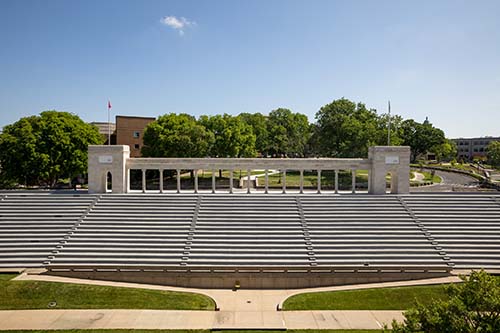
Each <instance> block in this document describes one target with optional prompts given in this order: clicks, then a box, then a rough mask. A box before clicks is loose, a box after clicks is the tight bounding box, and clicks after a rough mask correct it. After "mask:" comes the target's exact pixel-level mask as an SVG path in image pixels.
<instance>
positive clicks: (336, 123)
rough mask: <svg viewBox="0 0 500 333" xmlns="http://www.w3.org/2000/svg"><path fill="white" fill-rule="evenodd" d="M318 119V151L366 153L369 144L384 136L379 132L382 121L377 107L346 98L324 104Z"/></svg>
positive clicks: (341, 154) (344, 154)
mask: <svg viewBox="0 0 500 333" xmlns="http://www.w3.org/2000/svg"><path fill="white" fill-rule="evenodd" d="M316 120H317V130H316V132H315V135H316V136H317V138H316V140H317V144H318V147H317V151H318V153H319V154H320V155H323V156H331V157H360V156H365V155H366V154H367V152H368V147H369V146H371V145H374V144H377V143H378V142H377V138H380V137H381V136H383V135H381V134H380V133H377V131H378V127H379V125H380V121H379V119H378V117H377V113H376V112H375V110H368V109H367V108H366V107H365V105H364V104H362V103H358V104H356V103H354V102H352V101H350V100H348V99H345V98H341V99H338V100H335V101H333V102H332V103H330V104H327V105H325V106H323V107H322V108H321V109H320V110H319V111H318V112H317V113H316ZM386 133H387V132H386ZM386 140H387V139H386Z"/></svg>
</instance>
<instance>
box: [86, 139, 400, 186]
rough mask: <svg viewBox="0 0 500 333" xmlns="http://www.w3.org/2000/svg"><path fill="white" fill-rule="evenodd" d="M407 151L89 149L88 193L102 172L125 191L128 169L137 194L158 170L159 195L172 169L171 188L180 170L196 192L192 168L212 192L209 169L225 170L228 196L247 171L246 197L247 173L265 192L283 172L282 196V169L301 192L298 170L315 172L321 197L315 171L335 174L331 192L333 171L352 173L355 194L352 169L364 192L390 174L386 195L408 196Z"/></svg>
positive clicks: (98, 183)
mask: <svg viewBox="0 0 500 333" xmlns="http://www.w3.org/2000/svg"><path fill="white" fill-rule="evenodd" d="M409 161H410V148H409V147H402V146H394V147H393V146H375V147H370V149H369V154H368V158H367V159H361V158H346V159H343V158H342V159H341V158H286V159H275V158H130V152H129V147H128V146H89V170H88V171H89V192H90V193H105V192H106V182H107V174H108V173H111V175H112V180H113V181H112V192H113V193H128V192H130V170H137V169H138V170H142V191H143V192H145V191H146V171H147V170H158V171H159V172H160V184H159V189H158V190H159V191H160V192H163V187H164V186H163V185H164V184H163V172H164V171H165V170H175V172H176V183H177V185H176V190H177V192H180V191H181V178H180V173H181V170H193V172H194V192H195V193H198V172H197V171H198V170H212V188H211V189H212V192H214V193H215V190H216V188H215V171H217V170H229V173H230V175H229V190H228V192H229V193H232V192H233V187H234V186H233V185H234V184H233V172H234V170H246V171H247V175H246V177H247V186H246V189H247V193H251V189H250V183H251V181H250V180H251V170H265V171H264V172H265V176H264V191H265V193H268V191H269V178H268V173H269V172H268V171H269V170H280V171H281V172H282V173H283V178H282V180H283V181H282V192H283V193H286V171H287V170H298V171H300V185H299V191H300V193H303V191H304V170H316V172H317V192H318V193H321V172H322V171H325V170H334V171H335V193H338V191H339V170H350V171H351V172H352V192H353V193H355V191H356V189H355V184H356V170H368V191H369V193H371V194H384V193H386V178H385V177H386V175H387V173H390V174H391V193H408V192H409V172H410V167H409Z"/></svg>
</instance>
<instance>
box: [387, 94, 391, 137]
mask: <svg viewBox="0 0 500 333" xmlns="http://www.w3.org/2000/svg"><path fill="white" fill-rule="evenodd" d="M388 106H389V117H388V119H387V123H388V124H387V145H388V146H390V145H391V101H388Z"/></svg>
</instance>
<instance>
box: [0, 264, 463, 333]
mask: <svg viewBox="0 0 500 333" xmlns="http://www.w3.org/2000/svg"><path fill="white" fill-rule="evenodd" d="M15 280H36V281H52V282H64V283H78V284H92V285H106V286H115V287H125V288H144V289H152V290H170V291H183V292H194V293H200V294H203V295H206V296H209V297H211V298H213V299H214V300H215V302H216V304H217V306H218V308H219V309H220V310H221V311H174V310H106V309H104V310H56V309H52V310H7V311H0V330H14V329H91V328H93V329H97V328H98V329H117V328H123V329H380V328H382V327H383V325H384V324H387V325H389V324H390V323H391V322H392V320H393V319H395V320H397V321H402V320H403V315H402V311H356V310H352V311H277V309H278V308H280V307H281V305H282V303H283V302H284V301H285V300H286V299H287V298H288V297H290V296H292V295H295V294H300V293H304V292H320V291H337V290H353V289H366V288H382V287H401V286H413V285H429V284H439V283H452V282H460V281H461V280H460V279H459V278H458V277H456V276H450V277H445V278H436V279H426V280H414V281H400V282H385V283H373V284H360V285H348V286H334V287H324V288H310V289H292V290H238V291H232V290H226V289H191V288H189V289H188V288H178V287H169V286H160V285H147V284H138V283H127V282H113V281H98V280H85V279H74V278H65V277H57V276H50V275H31V274H26V273H23V274H21V275H20V276H18V277H16V278H15Z"/></svg>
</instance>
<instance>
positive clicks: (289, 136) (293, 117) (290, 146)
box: [266, 108, 311, 156]
mask: <svg viewBox="0 0 500 333" xmlns="http://www.w3.org/2000/svg"><path fill="white" fill-rule="evenodd" d="M267 132H268V148H267V149H266V151H267V152H269V153H270V154H277V155H282V154H283V155H288V156H303V155H304V152H305V148H306V144H307V142H308V140H309V137H310V136H311V128H310V125H309V120H308V119H307V116H306V115H304V114H301V113H293V112H292V111H290V110H289V109H283V108H279V109H276V110H273V111H271V112H270V113H269V120H268V122H267Z"/></svg>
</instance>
